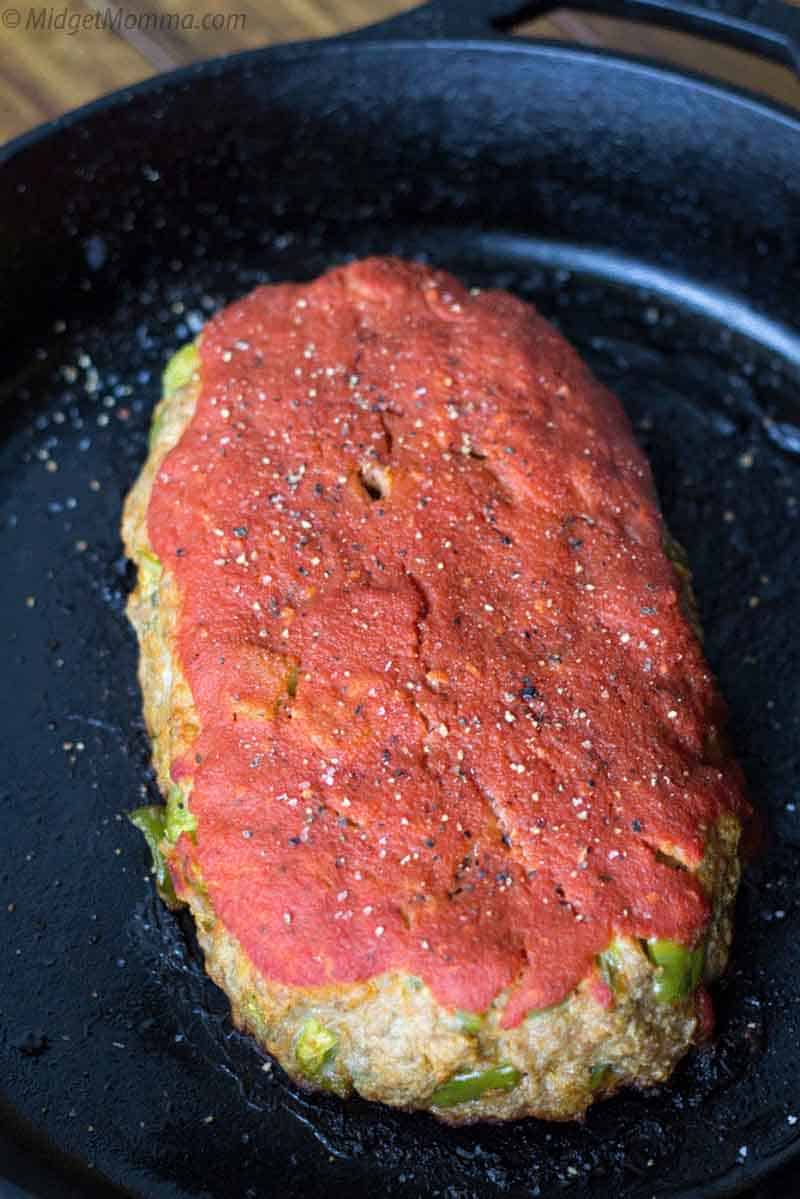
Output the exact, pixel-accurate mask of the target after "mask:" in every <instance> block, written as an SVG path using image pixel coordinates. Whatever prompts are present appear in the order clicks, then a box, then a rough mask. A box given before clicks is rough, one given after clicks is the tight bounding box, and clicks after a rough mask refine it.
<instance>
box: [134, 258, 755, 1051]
mask: <svg viewBox="0 0 800 1199" xmlns="http://www.w3.org/2000/svg"><path fill="white" fill-rule="evenodd" d="M200 357H201V364H202V368H201V386H200V394H199V399H198V402H197V408H196V412H195V415H194V417H193V419H192V421H191V423H190V424H189V427H188V428H187V430H186V431H185V433H184V435H183V437H182V438H181V440H180V442H179V444H178V445H177V446H176V447H175V448H174V449H173V450H172V451H171V452H170V453H169V454H168V456H167V457H166V459H165V460H164V462H163V464H162V467H161V469H160V471H159V474H158V476H157V479H156V482H155V485H154V488H153V492H152V498H151V501H150V507H149V513H148V529H149V536H150V539H151V542H152V545H153V547H154V549H155V551H156V553H157V554H158V555H159V557H160V558H161V559H162V561H163V562H164V564H165V565H166V566H167V567H168V569H169V570H170V571H171V572H172V574H173V575H174V577H175V579H176V582H177V587H178V590H179V593H180V597H181V606H180V616H179V626H178V633H177V645H176V646H175V647H174V649H175V652H176V653H177V656H178V658H179V660H180V664H181V666H182V669H183V671H184V673H185V676H186V679H187V681H188V683H189V685H190V687H191V690H192V694H193V696H194V701H195V704H196V707H197V711H198V715H199V723H200V732H199V734H198V736H197V738H196V739H195V741H194V742H193V744H192V746H191V750H190V751H189V752H187V753H186V754H185V755H184V756H183V757H181V758H180V759H177V760H176V761H174V762H173V764H172V773H173V777H174V778H175V779H176V781H181V780H186V779H191V780H193V790H192V794H191V801H190V802H191V810H192V813H193V814H194V816H195V817H196V819H197V825H198V830H197V837H196V842H193V841H192V840H191V839H190V838H188V837H186V836H183V837H182V838H181V839H180V841H179V843H178V847H177V848H176V850H175V852H174V853H173V856H172V861H171V866H172V870H173V873H174V874H175V876H176V882H177V884H178V886H179V887H180V886H181V885H185V882H184V883H183V884H182V879H184V880H185V878H187V877H192V876H194V875H197V874H199V875H200V876H201V877H202V879H203V882H204V884H205V886H206V887H207V888H208V892H209V896H210V899H211V902H212V904H213V906H214V908H215V910H216V912H217V914H218V916H219V918H220V919H221V921H222V922H223V924H224V925H225V926H226V928H227V930H228V932H229V933H230V934H231V935H232V936H234V937H235V938H236V939H237V940H238V941H239V942H240V944H241V946H242V948H243V949H244V951H245V953H246V954H247V955H248V957H249V958H250V959H251V960H252V962H253V963H254V965H255V966H256V968H257V969H258V970H259V971H261V972H262V973H263V974H264V975H265V976H266V977H267V978H268V979H270V980H273V981H275V982H277V983H284V984H287V985H292V986H300V987H316V986H322V985H327V984H346V983H354V982H358V981H363V980H366V979H369V978H370V977H372V976H374V975H377V974H380V973H382V972H384V971H392V970H394V971H401V972H405V973H409V974H412V975H417V976H419V977H420V978H421V979H422V980H423V981H424V982H425V983H426V984H427V985H428V986H429V987H430V989H431V991H432V993H433V994H434V996H435V997H436V999H437V1000H438V1001H439V1002H440V1003H442V1004H443V1005H446V1006H448V1007H454V1008H463V1009H466V1010H469V1011H483V1010H485V1009H486V1008H487V1006H488V1005H490V1004H491V1003H492V1001H493V1000H494V999H495V998H496V997H497V996H498V995H500V994H501V993H502V992H505V996H504V998H507V1002H506V1003H505V1006H504V1009H503V1014H502V1023H503V1024H504V1025H505V1026H506V1027H511V1026H514V1025H516V1024H518V1023H519V1021H520V1020H521V1019H522V1018H523V1017H524V1015H525V1014H526V1013H527V1012H528V1011H529V1010H531V1009H536V1008H541V1007H544V1006H547V1005H550V1004H553V1003H556V1002H558V1001H560V1000H561V999H563V998H564V997H565V995H567V994H568V993H569V991H570V990H571V989H572V988H574V987H575V985H576V984H577V983H578V982H579V981H580V980H581V979H583V978H584V977H586V976H587V975H588V974H590V972H591V971H592V967H593V963H594V959H595V956H596V955H597V954H598V952H600V951H601V950H603V949H604V948H605V947H606V946H607V944H608V942H609V941H610V939H611V938H612V936H613V935H614V934H615V933H621V934H627V935H630V936H634V937H641V938H651V937H665V938H670V939H673V940H676V941H680V942H684V943H687V944H688V943H693V942H695V941H696V940H697V939H698V938H699V937H700V936H701V935H702V932H703V929H704V927H705V926H706V924H707V922H708V919H709V904H708V900H707V897H706V895H705V894H704V892H703V889H702V888H701V886H700V885H699V883H698V882H697V880H696V878H695V877H694V875H693V873H692V872H691V871H692V869H693V868H695V867H697V865H698V864H699V863H700V861H701V859H702V855H703V852H704V846H705V842H706V837H707V834H708V831H709V829H710V828H711V826H712V825H713V824H714V822H715V821H716V820H717V819H718V817H719V816H720V814H721V813H723V812H724V811H726V810H733V811H737V812H739V813H744V812H745V811H746V801H745V800H744V797H743V792H742V781H741V776H740V772H739V769H738V767H737V766H736V765H735V763H734V762H733V761H732V760H731V759H729V758H726V757H725V756H724V755H723V754H722V753H721V752H720V751H719V750H718V749H717V748H716V746H717V733H718V730H719V729H720V727H721V726H722V724H723V723H724V719H725V712H724V706H723V703H722V701H721V699H720V697H719V695H718V693H717V691H716V688H715V685H714V682H713V679H712V677H711V675H710V672H709V669H708V667H707V665H706V663H705V661H704V658H703V655H702V652H701V649H700V646H699V644H698V642H697V639H696V637H695V635H694V633H693V631H692V628H691V625H690V622H689V619H688V618H687V615H686V614H685V612H684V610H683V607H682V600H681V581H680V579H679V577H678V575H677V574H676V571H675V569H674V567H673V566H672V564H671V563H670V561H669V560H668V558H667V557H666V555H665V553H664V550H663V540H664V537H665V531H664V527H663V524H662V521H661V517H660V515H659V512H658V508H657V502H656V498H655V494H654V490H653V485H652V481H651V477H650V473H649V469H648V466H647V464H646V461H645V459H644V456H643V454H642V453H641V451H640V450H639V449H638V448H637V446H636V445H635V443H634V440H633V437H632V433H631V430H630V428H629V425H628V422H627V420H626V418H625V416H624V414H623V412H622V409H621V406H620V404H619V403H618V401H617V400H616V399H615V398H614V397H613V396H612V395H610V394H609V392H608V391H606V390H605V389H604V388H603V387H602V386H601V385H600V384H599V383H598V382H597V381H596V380H594V379H593V378H592V376H591V375H590V373H589V372H588V370H587V368H586V367H585V366H584V365H583V364H582V363H581V361H580V359H579V358H578V356H577V355H576V354H575V352H574V351H573V350H572V349H571V348H570V347H569V346H568V344H567V343H566V342H565V341H564V340H563V338H562V337H561V336H560V335H559V334H558V333H557V332H556V331H555V330H554V329H553V328H552V327H551V326H550V325H549V324H548V323H547V322H546V321H545V320H544V319H542V318H541V317H540V316H539V315H538V314H537V313H536V312H535V310H534V309H533V308H532V307H530V306H529V305H527V304H524V303H522V302H521V301H519V300H517V299H515V298H513V297H512V296H510V295H508V294H506V293H504V292H497V291H493V292H485V293H469V292H467V291H466V290H465V289H464V288H463V287H462V286H461V285H460V284H459V283H457V282H456V280H455V279H453V278H452V277H451V276H449V275H446V274H444V273H443V272H439V271H433V270H431V269H429V268H426V267H422V266H418V265H411V264H407V263H402V262H399V261H396V260H391V259H380V258H376V259H369V260H366V261H364V262H360V263H355V264H352V265H349V266H346V267H343V268H338V269H335V270H333V271H331V272H330V273H329V274H327V275H325V276H323V277H322V278H320V279H318V280H317V281H316V282H314V283H312V284H309V285H293V284H281V285H277V286H270V287H261V288H259V289H257V290H256V291H254V292H253V293H252V294H251V295H249V296H247V297H246V298H244V299H243V300H240V301H238V302H237V303H234V304H232V305H231V306H230V307H228V308H226V309H225V310H224V311H223V312H221V313H220V314H219V315H218V316H216V317H215V318H214V319H213V320H211V321H210V322H209V324H208V325H207V327H206V329H205V330H204V332H203V335H202V340H201V345H200ZM686 867H688V868H689V869H686Z"/></svg>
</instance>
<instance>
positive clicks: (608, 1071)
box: [589, 1062, 614, 1091]
mask: <svg viewBox="0 0 800 1199" xmlns="http://www.w3.org/2000/svg"><path fill="white" fill-rule="evenodd" d="M613 1078H614V1070H613V1068H612V1067H611V1066H609V1065H608V1064H607V1063H606V1062H598V1063H597V1065H596V1066H592V1072H591V1074H590V1075H589V1087H590V1089H591V1090H593V1091H600V1090H602V1088H603V1087H607V1086H609V1084H610V1083H611V1081H612V1080H613Z"/></svg>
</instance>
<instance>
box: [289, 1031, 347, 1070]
mask: <svg viewBox="0 0 800 1199" xmlns="http://www.w3.org/2000/svg"><path fill="white" fill-rule="evenodd" d="M338 1044H339V1038H338V1037H337V1036H336V1034H335V1033H332V1032H331V1030H330V1029H329V1028H326V1027H325V1025H324V1024H320V1022H319V1020H317V1019H316V1017H314V1016H311V1017H309V1019H308V1020H306V1022H305V1024H304V1025H303V1027H302V1028H301V1029H300V1032H299V1033H298V1034H297V1040H296V1041H295V1046H294V1056H295V1060H296V1061H297V1064H298V1066H299V1067H300V1069H301V1070H302V1071H303V1073H304V1074H305V1075H307V1076H308V1077H310V1078H314V1077H315V1076H316V1075H318V1074H319V1073H320V1071H321V1070H322V1069H323V1067H324V1066H326V1065H327V1064H328V1063H329V1062H330V1060H331V1058H332V1057H333V1055H334V1053H335V1052H336V1046H337V1045H338Z"/></svg>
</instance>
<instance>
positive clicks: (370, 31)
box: [351, 0, 800, 74]
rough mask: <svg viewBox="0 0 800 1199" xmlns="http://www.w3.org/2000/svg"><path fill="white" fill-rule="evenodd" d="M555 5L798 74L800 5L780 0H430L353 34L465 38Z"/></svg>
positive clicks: (487, 32) (496, 29)
mask: <svg viewBox="0 0 800 1199" xmlns="http://www.w3.org/2000/svg"><path fill="white" fill-rule="evenodd" d="M556 8H572V9H579V10H581V11H583V12H596V13H602V14H603V15H604V16H613V17H624V18H627V19H628V20H632V21H644V22H646V23H648V24H652V25H661V26H664V27H665V28H668V29H677V30H679V31H680V32H682V33H696V34H700V35H702V36H703V37H708V38H714V39H717V40H719V41H724V42H728V43H729V44H730V45H732V46H736V47H737V48H738V49H740V50H751V51H755V52H756V53H758V54H763V55H765V56H766V57H768V58H772V59H774V60H776V61H777V62H780V63H783V65H784V66H789V67H792V68H793V69H794V70H795V71H796V72H797V73H798V74H800V7H796V6H792V5H791V4H785V3H783V2H782V0H533V2H532V3H518V4H516V5H515V4H514V2H513V0H431V3H429V4H424V5H422V6H421V7H420V8H415V9H412V10H411V11H410V12H406V13H401V14H400V16H398V17H392V18H390V19H389V20H388V21H383V22H381V23H380V24H378V25H372V26H370V27H369V28H367V29H363V30H359V31H358V32H357V34H355V35H351V36H355V37H365V38H369V39H370V40H372V39H374V38H384V37H386V38H398V37H399V38H404V37H411V38H426V37H427V38H442V37H444V38H469V37H486V36H487V35H490V34H492V33H495V34H496V33H503V32H508V31H510V30H512V29H513V28H514V26H515V25H518V24H520V23H521V22H522V21H524V20H530V19H531V18H532V17H538V16H543V15H544V14H545V13H547V12H552V11H553V9H556Z"/></svg>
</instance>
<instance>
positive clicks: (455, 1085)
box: [431, 1063, 522, 1107]
mask: <svg viewBox="0 0 800 1199" xmlns="http://www.w3.org/2000/svg"><path fill="white" fill-rule="evenodd" d="M521 1078H522V1075H521V1074H520V1072H519V1070H517V1069H516V1068H515V1067H514V1066H511V1065H509V1064H508V1063H506V1064H504V1065H501V1066H490V1067H489V1069H488V1070H463V1071H460V1072H459V1073H457V1074H454V1075H453V1077H452V1078H449V1079H448V1080H447V1082H445V1083H442V1085H441V1086H440V1087H439V1088H438V1089H437V1090H435V1091H434V1092H433V1094H432V1095H431V1103H432V1104H433V1105H434V1106H436V1107H455V1106H456V1105H457V1104H459V1103H467V1102H469V1100H470V1099H479V1098H480V1096H481V1095H483V1093H484V1092H485V1091H511V1090H513V1088H514V1087H515V1086H517V1084H518V1083H519V1081H520V1079H521Z"/></svg>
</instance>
